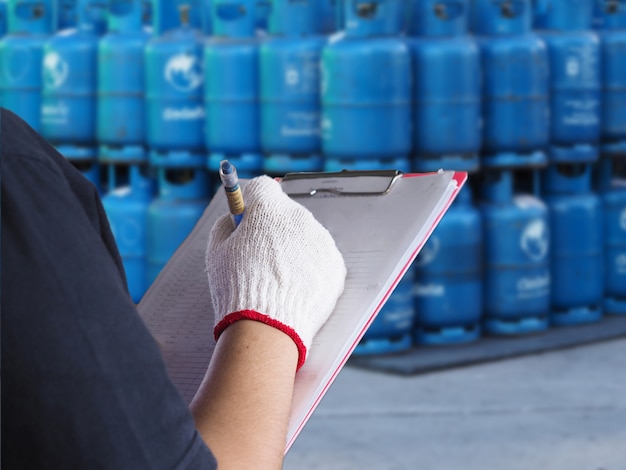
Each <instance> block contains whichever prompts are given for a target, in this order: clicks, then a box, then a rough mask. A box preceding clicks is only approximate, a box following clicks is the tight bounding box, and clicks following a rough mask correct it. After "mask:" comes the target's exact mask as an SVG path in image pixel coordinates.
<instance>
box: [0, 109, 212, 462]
mask: <svg viewBox="0 0 626 470" xmlns="http://www.w3.org/2000/svg"><path fill="white" fill-rule="evenodd" d="M0 118H1V124H0V126H1V127H0V145H1V150H0V158H1V166H0V184H1V186H2V193H1V198H2V213H1V216H2V218H1V223H2V233H1V236H2V238H1V243H2V247H1V248H2V250H1V256H2V266H1V268H2V269H1V271H0V275H1V278H2V286H1V287H2V290H1V291H0V292H1V302H2V305H1V306H2V310H1V315H2V325H1V328H2V329H1V335H2V337H1V340H2V344H1V353H2V378H1V384H2V415H1V420H2V434H1V438H2V468H6V469H21V468H24V469H36V468H51V469H74V468H76V469H94V468H111V469H116V470H118V469H133V470H135V469H171V468H192V469H204V468H211V469H212V468H216V467H217V465H216V462H215V459H214V457H213V455H212V454H211V452H210V451H209V449H208V448H207V447H206V445H205V444H204V442H203V441H202V439H201V438H200V436H199V434H198V433H197V431H196V430H195V427H194V423H193V418H192V416H191V414H190V412H189V410H188V408H187V406H186V405H185V403H184V402H183V400H182V399H181V397H180V395H179V394H178V392H177V390H176V389H175V387H174V385H173V384H172V382H171V380H170V379H169V377H168V375H167V372H166V369H165V366H164V363H163V360H162V357H161V354H160V352H159V349H158V346H157V344H156V342H155V341H154V339H153V338H152V336H151V335H150V333H149V331H148V329H147V328H146V326H145V325H144V323H143V322H142V320H141V318H140V317H139V315H138V313H137V311H136V309H135V305H134V304H133V302H132V300H131V298H130V296H129V294H128V291H127V288H126V282H125V277H124V271H123V267H122V263H121V261H120V256H119V254H118V251H117V248H116V246H115V242H114V239H113V236H112V234H111V231H110V229H109V225H108V222H107V219H106V215H105V213H104V210H103V208H102V204H101V202H100V199H99V196H98V193H97V191H96V189H95V187H94V186H93V184H92V183H90V182H89V181H88V180H87V179H86V178H85V177H84V176H83V175H82V174H81V173H80V172H79V171H78V170H76V169H75V168H74V167H73V166H72V165H71V164H70V163H69V162H67V161H66V160H65V158H63V157H62V156H61V155H60V154H58V153H57V152H56V151H55V150H54V148H53V147H51V146H50V145H49V144H48V143H47V142H46V141H45V140H44V139H43V138H41V137H40V136H39V135H38V134H37V133H36V132H35V131H34V130H33V129H31V128H30V127H29V126H28V125H27V124H26V123H25V122H24V121H22V120H21V119H20V118H18V117H17V116H16V115H14V114H13V113H11V112H9V111H7V110H2V111H1V115H0Z"/></svg>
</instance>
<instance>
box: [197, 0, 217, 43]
mask: <svg viewBox="0 0 626 470" xmlns="http://www.w3.org/2000/svg"><path fill="white" fill-rule="evenodd" d="M213 2H214V0H200V28H201V29H202V34H203V35H204V36H211V35H212V34H213V18H212V14H213V13H212V11H213Z"/></svg>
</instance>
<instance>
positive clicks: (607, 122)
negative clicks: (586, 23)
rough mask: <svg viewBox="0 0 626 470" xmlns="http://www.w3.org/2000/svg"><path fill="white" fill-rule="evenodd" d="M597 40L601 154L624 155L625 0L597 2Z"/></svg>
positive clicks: (625, 93)
mask: <svg viewBox="0 0 626 470" xmlns="http://www.w3.org/2000/svg"><path fill="white" fill-rule="evenodd" d="M596 7H597V8H596V15H595V18H596V20H597V22H596V27H597V28H598V31H597V32H598V35H599V37H600V63H601V70H602V72H601V74H600V75H601V78H602V92H601V98H600V100H601V119H600V126H601V128H600V138H601V150H602V154H603V155H605V156H607V157H625V156H626V1H624V0H613V1H602V2H600V1H598V2H596Z"/></svg>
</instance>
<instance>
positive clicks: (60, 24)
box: [56, 0, 104, 31]
mask: <svg viewBox="0 0 626 470" xmlns="http://www.w3.org/2000/svg"><path fill="white" fill-rule="evenodd" d="M78 2H79V0H58V3H57V9H58V11H57V26H56V29H57V30H58V31H61V30H64V29H68V28H74V27H76V25H77V24H78ZM103 3H104V2H103Z"/></svg>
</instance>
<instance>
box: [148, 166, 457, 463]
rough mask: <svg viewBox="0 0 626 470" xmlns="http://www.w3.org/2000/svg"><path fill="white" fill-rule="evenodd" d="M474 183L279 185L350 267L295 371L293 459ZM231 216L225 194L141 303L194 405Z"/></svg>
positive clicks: (437, 176) (361, 179) (371, 173)
mask: <svg viewBox="0 0 626 470" xmlns="http://www.w3.org/2000/svg"><path fill="white" fill-rule="evenodd" d="M466 180H467V173H465V172H454V171H442V170H440V171H439V172H435V173H426V174H403V173H402V172H399V171H375V170H366V171H341V172H334V173H330V172H327V173H290V174H287V175H285V176H284V177H283V178H282V179H281V180H280V181H281V185H282V188H283V190H284V191H285V192H286V193H287V194H288V195H289V196H290V197H292V198H294V199H295V200H297V201H298V202H299V203H301V204H302V205H304V206H305V207H307V208H308V209H309V210H310V211H311V212H312V213H313V214H314V215H315V217H316V218H317V220H319V222H320V223H321V224H322V225H324V226H325V227H326V228H327V229H328V230H329V231H330V233H331V234H332V235H333V237H334V239H335V242H336V243H337V246H338V248H339V250H340V251H341V252H342V254H343V256H344V261H345V263H346V266H347V268H348V274H347V277H346V285H345V289H344V292H343V294H342V295H341V297H340V298H339V300H338V302H337V305H336V307H335V310H334V311H333V313H332V314H331V316H330V318H329V319H328V321H327V322H326V324H324V326H323V327H322V328H321V329H320V331H319V332H318V334H317V335H316V337H315V338H314V339H313V344H312V346H311V348H310V351H309V354H308V357H307V361H306V363H305V364H304V365H303V366H302V367H301V368H300V370H299V371H298V373H297V374H296V380H295V386H294V395H293V402H292V408H291V416H290V421H289V428H288V435H287V442H286V444H285V453H286V452H287V451H288V450H289V448H290V447H291V445H292V444H293V443H294V441H295V439H296V438H297V436H298V435H299V433H300V431H301V430H302V429H303V427H304V425H305V424H306V422H307V421H308V419H309V418H310V417H311V415H312V414H313V412H314V410H315V408H316V407H317V405H318V404H319V403H320V401H321V399H322V398H323V396H324V395H325V394H326V392H327V391H328V389H329V387H330V386H331V384H332V382H333V381H334V379H335V378H336V377H337V375H338V374H339V372H340V371H341V369H342V367H343V366H344V365H345V363H346V361H347V360H348V358H349V357H350V354H351V353H352V351H353V350H354V348H355V347H356V346H357V344H358V342H359V340H360V339H361V338H362V336H363V335H364V334H365V332H366V331H367V328H368V327H369V326H370V324H371V323H372V322H373V321H374V319H375V317H376V315H377V314H378V312H379V311H380V310H381V308H382V307H383V305H384V304H385V302H386V301H387V299H388V298H389V296H390V295H391V293H392V292H393V290H394V289H395V287H396V285H397V284H398V282H399V281H400V280H401V278H402V277H403V276H404V274H405V273H406V271H407V270H408V268H409V267H410V265H411V263H412V262H413V260H414V259H415V257H416V256H417V254H418V253H419V251H420V250H421V248H422V247H423V246H424V244H425V243H426V241H427V240H428V237H429V236H430V235H431V233H432V232H433V230H434V229H435V227H436V226H437V224H438V223H439V221H440V220H441V218H442V217H443V215H444V214H445V212H446V211H447V209H448V208H449V206H450V204H451V203H452V201H453V200H454V198H455V197H456V195H457V194H458V192H459V190H460V189H461V187H462V186H463V184H465V181H466ZM241 184H242V185H245V181H242V182H241ZM226 213H228V204H227V201H226V197H225V195H224V191H218V193H217V194H216V195H215V197H214V198H213V199H212V200H211V202H210V204H209V205H208V207H207V208H206V210H205V212H204V214H203V215H202V217H201V218H200V219H199V221H198V222H197V224H196V225H195V227H194V229H193V230H192V231H191V233H190V234H189V235H188V236H187V238H186V239H185V241H184V242H183V243H182V244H181V245H180V246H179V247H178V249H177V250H176V252H175V253H174V255H173V256H172V257H171V258H170V260H169V261H168V263H167V264H166V266H165V267H164V268H163V270H162V271H161V273H160V274H159V276H158V277H157V279H156V280H155V281H154V283H153V284H152V285H151V286H150V288H149V289H148V291H147V292H146V294H145V295H144V296H143V298H142V300H141V302H140V303H139V305H138V311H139V314H140V316H141V317H142V318H143V320H144V322H145V323H146V325H147V326H148V328H149V330H150V331H151V333H152V335H153V336H154V337H155V338H156V340H157V342H158V343H159V345H160V346H161V351H162V354H163V358H164V360H165V364H166V367H167V369H168V373H169V374H170V377H171V379H172V381H173V382H174V384H175V385H176V387H177V388H178V390H179V392H180V393H181V396H182V397H183V399H184V400H185V401H186V403H190V402H191V400H192V398H193V396H194V394H195V393H196V391H197V389H198V387H199V385H200V383H201V381H202V378H203V377H204V374H205V372H206V369H207V366H208V364H209V361H210V359H211V355H212V352H213V348H214V346H215V341H214V339H213V323H214V322H213V315H214V314H213V307H212V303H211V297H210V292H209V288H208V281H207V280H206V274H205V268H204V263H205V261H204V260H205V250H206V245H207V241H208V237H209V234H210V231H211V228H212V227H213V225H214V223H215V221H216V220H217V219H218V218H219V217H220V216H221V215H223V214H226Z"/></svg>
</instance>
